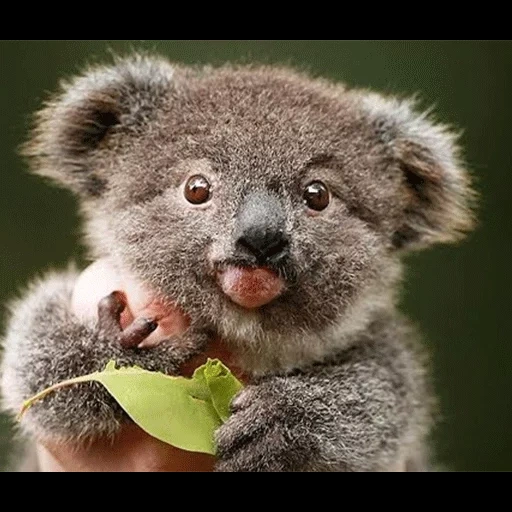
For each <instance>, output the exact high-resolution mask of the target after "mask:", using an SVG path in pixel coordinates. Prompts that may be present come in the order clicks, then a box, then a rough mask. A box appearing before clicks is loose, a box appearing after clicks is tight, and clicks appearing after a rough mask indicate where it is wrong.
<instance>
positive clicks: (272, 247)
mask: <svg viewBox="0 0 512 512" xmlns="http://www.w3.org/2000/svg"><path fill="white" fill-rule="evenodd" d="M236 242H237V245H239V246H240V247H242V248H243V249H246V250H247V251H249V252H250V253H251V254H252V255H253V256H255V257H256V259H257V261H258V262H259V263H269V262H276V261H278V260H279V259H281V258H282V257H283V256H284V255H285V254H286V253H287V252H288V246H289V241H288V239H287V237H285V236H284V234H283V232H282V231H279V230H278V231H272V230H258V229H250V230H248V231H246V232H245V233H244V234H243V235H242V236H241V237H240V238H238V240H237V241H236Z"/></svg>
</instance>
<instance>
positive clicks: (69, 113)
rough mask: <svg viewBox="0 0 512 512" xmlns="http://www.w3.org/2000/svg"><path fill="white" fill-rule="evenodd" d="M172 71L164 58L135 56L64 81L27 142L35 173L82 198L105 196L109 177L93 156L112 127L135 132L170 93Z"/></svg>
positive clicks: (23, 151) (38, 115)
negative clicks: (92, 163)
mask: <svg viewBox="0 0 512 512" xmlns="http://www.w3.org/2000/svg"><path fill="white" fill-rule="evenodd" d="M173 71H174V68H173V67H172V66H171V64H170V63H169V62H168V61H166V60H165V59H162V58H155V57H147V56H141V55H135V56H131V57H128V58H121V59H116V61H115V62H114V64H113V65H111V66H102V67H96V68H93V69H91V70H89V71H87V72H85V73H84V74H83V75H81V76H78V77H75V78H74V79H72V80H71V81H69V82H63V83H62V84H61V90H60V92H59V93H58V94H57V95H56V96H55V97H54V98H53V99H51V100H50V101H49V102H47V103H46V105H45V107H44V108H43V109H42V110H41V111H40V112H39V113H37V114H36V120H35V127H34V129H33V132H32V136H31V138H30V140H29V141H28V142H27V143H26V144H25V145H24V146H23V147H22V150H21V151H22V154H23V155H24V156H27V157H28V158H29V162H30V165H31V168H32V170H33V172H35V173H37V174H40V175H42V176H46V177H49V178H51V179H53V180H55V181H56V182H57V183H59V184H61V185H64V186H67V187H68V188H71V190H73V191H74V192H76V193H78V194H80V195H81V196H83V197H91V196H99V195H101V192H102V191H103V189H104V187H105V184H106V181H107V180H106V177H105V176H102V175H101V174H99V173H98V172H97V170H96V169H94V168H93V166H92V165H91V160H92V157H93V156H94V155H96V154H97V152H98V151H100V150H101V147H102V143H103V142H104V140H105V138H106V137H107V135H108V134H109V133H110V132H111V131H113V130H116V131H117V130H123V131H126V132H135V133H136V132H137V130H138V129H140V128H141V127H143V126H144V124H145V123H147V121H148V120H149V119H151V117H152V115H153V114H154V113H155V112H156V111H157V109H158V107H159V106H160V104H161V102H162V100H163V99H164V98H165V96H166V95H167V94H168V93H169V89H170V86H171V83H172V79H173Z"/></svg>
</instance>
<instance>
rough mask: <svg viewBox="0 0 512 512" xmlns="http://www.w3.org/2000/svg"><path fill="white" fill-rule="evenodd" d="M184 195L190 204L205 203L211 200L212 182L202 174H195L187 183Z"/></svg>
mask: <svg viewBox="0 0 512 512" xmlns="http://www.w3.org/2000/svg"><path fill="white" fill-rule="evenodd" d="M184 194H185V199H186V200H187V201H188V202H189V203H192V204H201V203H205V202H206V201H208V199H210V182H209V181H208V180H207V179H206V178H205V177H204V176H202V175H201V174H195V175H194V176H191V177H190V178H189V179H188V180H187V183H185V191H184Z"/></svg>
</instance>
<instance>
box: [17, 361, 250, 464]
mask: <svg viewBox="0 0 512 512" xmlns="http://www.w3.org/2000/svg"><path fill="white" fill-rule="evenodd" d="M89 381H96V382H99V383H101V384H103V386H105V388H106V389H107V390H108V392H109V393H110V394H111V395H112V396H113V397H114V398H115V399H116V401H117V402H118V403H119V405H120V406H121V407H122V408H123V409H124V410H125V411H126V413H127V414H128V416H130V418H131V419H132V420H133V421H134V422H135V423H136V424H137V425H139V427H140V428H142V429H143V430H144V431H146V432H147V433H148V434H149V435H151V436H153V437H156V438H157V439H160V440H161V441H163V442H165V443H168V444H171V445H173V446H176V447H178V448H181V449H183V450H188V451H194V452H203V453H210V454H215V445H214V437H213V434H214V432H215V430H216V429H217V428H218V427H219V426H220V425H221V424H222V423H223V422H224V421H226V419H227V418H228V417H229V404H230V403H231V400H232V398H233V396H234V395H235V394H236V393H237V392H238V391H239V390H240V389H242V384H241V383H240V381H238V379H237V378H236V377H235V376H234V375H233V374H232V373H231V371H230V370H229V369H228V368H227V367H226V366H225V365H224V364H223V363H222V362H221V361H219V360H218V359H208V361H207V362H206V363H205V364H204V365H202V366H200V367H199V368H197V369H196V370H195V372H194V375H193V376H192V378H191V379H187V378H185V377H170V376H168V375H165V374H163V373H159V372H150V371H147V370H144V369H142V368H139V367H137V366H132V367H126V368H116V365H115V362H114V361H110V362H109V363H108V364H107V366H106V367H105V369H104V370H103V371H102V372H95V373H91V374H89V375H84V376H81V377H75V378H74V379H69V380H67V381H64V382H60V383H58V384H55V385H54V386H51V387H49V388H47V389H45V390H43V391H41V392H40V393H38V394H37V395H35V396H33V397H32V398H30V399H28V400H27V401H26V402H25V403H24V404H23V407H22V410H21V412H20V414H19V417H21V416H22V415H23V413H24V412H25V411H26V410H27V409H28V408H29V407H31V406H32V405H33V404H34V403H35V402H36V401H38V400H41V399H43V398H44V397H45V396H46V395H47V394H48V393H51V392H53V391H55V390H57V389H59V388H62V387H65V386H70V385H73V384H78V383H81V382H89Z"/></svg>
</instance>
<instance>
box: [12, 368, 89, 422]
mask: <svg viewBox="0 0 512 512" xmlns="http://www.w3.org/2000/svg"><path fill="white" fill-rule="evenodd" d="M97 376H98V372H94V373H90V374H89V375H82V376H80V377H74V378H72V379H68V380H64V381H62V382H59V383H57V384H54V385H53V386H50V387H49V388H46V389H43V390H42V391H40V392H39V393H37V394H36V395H34V396H32V397H30V398H29V399H28V400H25V402H23V405H22V406H21V410H20V412H19V413H18V415H17V416H16V420H17V421H20V420H21V417H22V416H23V415H24V414H25V413H26V412H27V410H28V409H29V408H30V407H31V406H32V405H34V403H35V402H37V401H39V400H41V399H42V398H44V397H45V396H46V395H48V394H49V393H51V392H53V391H56V390H57V389H60V388H64V387H67V386H71V385H72V384H78V383H80V382H89V381H92V380H97Z"/></svg>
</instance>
